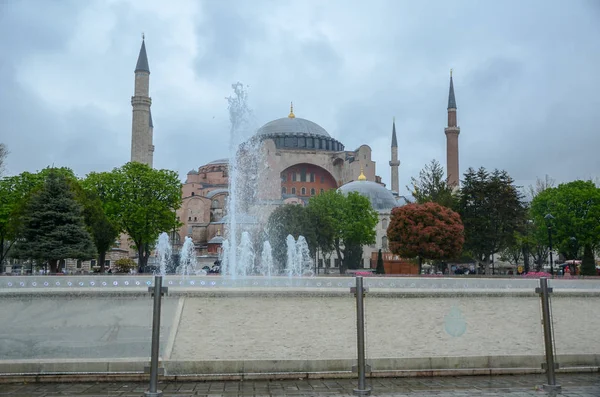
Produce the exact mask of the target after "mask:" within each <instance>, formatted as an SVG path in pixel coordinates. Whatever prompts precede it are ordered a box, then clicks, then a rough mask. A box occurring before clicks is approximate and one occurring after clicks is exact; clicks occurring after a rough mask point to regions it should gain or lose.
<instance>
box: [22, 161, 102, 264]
mask: <svg viewBox="0 0 600 397" xmlns="http://www.w3.org/2000/svg"><path fill="white" fill-rule="evenodd" d="M21 216H22V229H21V230H20V231H19V238H18V240H17V243H16V244H15V247H14V248H15V253H14V256H15V257H18V258H22V259H32V260H38V261H47V262H48V264H49V265H50V271H51V272H53V273H55V272H57V270H58V261H59V260H61V259H67V258H73V259H90V258H92V257H93V256H94V255H95V249H94V244H93V242H92V240H91V237H90V235H89V233H88V231H87V230H86V227H85V222H84V219H83V209H82V207H81V204H79V203H78V202H77V200H76V199H75V193H74V191H73V189H72V188H71V181H69V179H68V178H67V177H66V176H65V175H63V174H61V173H60V172H59V171H54V170H52V169H51V170H50V171H49V172H48V175H47V177H46V180H45V182H44V185H43V187H42V188H41V189H40V190H38V191H36V192H35V193H33V195H32V196H31V198H30V199H29V200H28V202H27V204H26V205H25V207H24V211H23V213H22V215H21Z"/></svg>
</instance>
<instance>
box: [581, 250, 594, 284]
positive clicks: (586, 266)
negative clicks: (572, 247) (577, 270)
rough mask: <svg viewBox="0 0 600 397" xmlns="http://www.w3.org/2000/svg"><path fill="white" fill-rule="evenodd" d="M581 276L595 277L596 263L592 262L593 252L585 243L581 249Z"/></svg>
mask: <svg viewBox="0 0 600 397" xmlns="http://www.w3.org/2000/svg"><path fill="white" fill-rule="evenodd" d="M581 275H582V276H596V275H598V272H596V261H595V260H594V251H593V249H592V245H591V244H590V243H586V244H585V246H584V247H583V260H582V261H581Z"/></svg>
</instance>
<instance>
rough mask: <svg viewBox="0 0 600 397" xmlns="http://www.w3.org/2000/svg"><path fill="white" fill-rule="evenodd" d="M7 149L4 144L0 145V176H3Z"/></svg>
mask: <svg viewBox="0 0 600 397" xmlns="http://www.w3.org/2000/svg"><path fill="white" fill-rule="evenodd" d="M8 153H9V152H8V148H7V147H6V145H5V144H4V143H0V176H2V175H3V174H4V165H5V163H6V157H7V156H8Z"/></svg>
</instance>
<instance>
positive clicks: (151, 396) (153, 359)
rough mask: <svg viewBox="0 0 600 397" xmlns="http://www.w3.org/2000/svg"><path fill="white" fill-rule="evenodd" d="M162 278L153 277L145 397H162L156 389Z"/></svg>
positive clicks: (160, 392)
mask: <svg viewBox="0 0 600 397" xmlns="http://www.w3.org/2000/svg"><path fill="white" fill-rule="evenodd" d="M162 292H163V289H162V276H154V288H153V291H152V293H153V294H154V311H153V314H152V351H151V353H150V354H151V356H150V388H149V390H148V391H147V392H145V393H144V396H145V397H162V395H163V393H162V391H160V390H157V389H158V348H159V342H160V303H161V302H160V301H161V295H162Z"/></svg>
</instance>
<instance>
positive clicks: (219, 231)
mask: <svg viewBox="0 0 600 397" xmlns="http://www.w3.org/2000/svg"><path fill="white" fill-rule="evenodd" d="M220 235H221V228H219V229H217V236H220Z"/></svg>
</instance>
